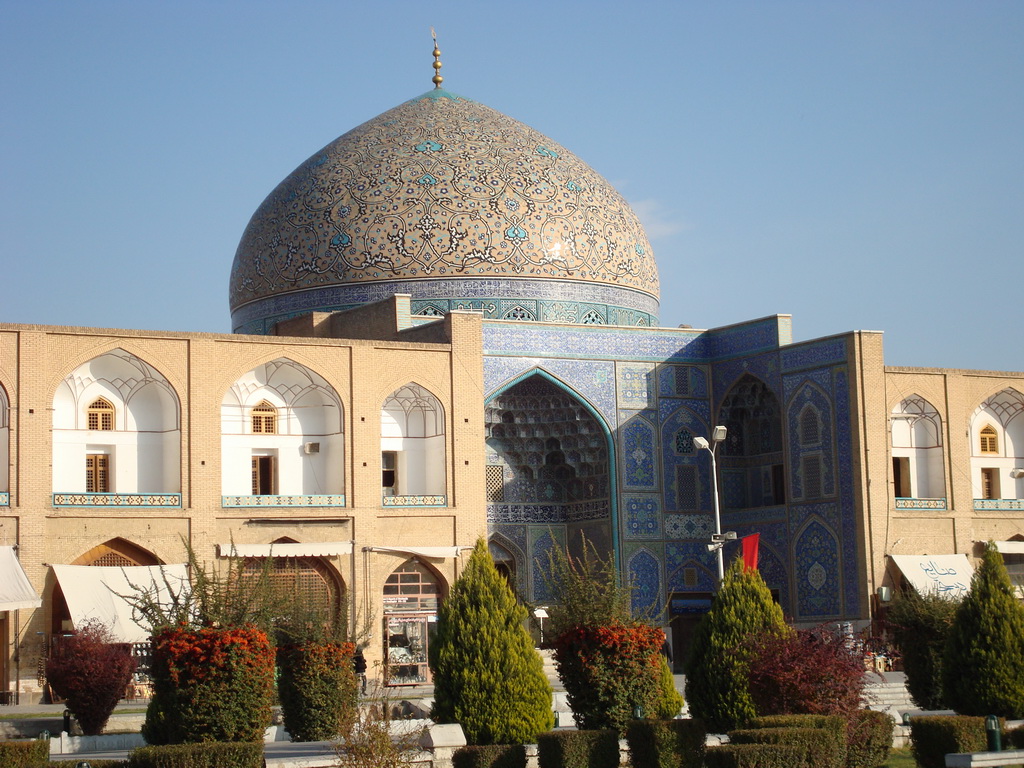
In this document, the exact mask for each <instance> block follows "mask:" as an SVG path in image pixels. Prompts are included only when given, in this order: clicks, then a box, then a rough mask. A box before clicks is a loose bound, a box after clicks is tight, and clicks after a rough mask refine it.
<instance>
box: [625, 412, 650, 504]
mask: <svg viewBox="0 0 1024 768" xmlns="http://www.w3.org/2000/svg"><path fill="white" fill-rule="evenodd" d="M620 432H621V433H622V438H621V439H622V461H621V464H622V484H623V488H624V489H626V490H637V491H653V490H656V489H657V488H658V467H657V450H658V449H657V447H656V445H655V441H656V439H657V438H656V432H655V427H654V425H653V424H651V423H650V422H649V421H648V420H647V419H646V418H644V417H643V416H642V415H640V414H636V415H634V416H632V417H631V418H630V419H629V420H628V421H625V422H624V423H623V426H622V428H621V429H620Z"/></svg>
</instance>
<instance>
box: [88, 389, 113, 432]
mask: <svg viewBox="0 0 1024 768" xmlns="http://www.w3.org/2000/svg"><path fill="white" fill-rule="evenodd" d="M86 418H87V425H88V426H87V428H88V429H98V430H103V431H107V432H109V431H111V430H113V429H114V406H112V405H111V404H110V403H109V402H108V401H107V400H104V399H103V398H102V397H97V398H96V399H95V400H93V401H92V404H91V405H90V406H89V408H88V409H87V410H86Z"/></svg>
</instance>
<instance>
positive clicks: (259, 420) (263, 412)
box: [251, 400, 277, 435]
mask: <svg viewBox="0 0 1024 768" xmlns="http://www.w3.org/2000/svg"><path fill="white" fill-rule="evenodd" d="M251 415H252V433H253V434H254V435H276V434H277V408H275V407H274V406H272V405H271V404H270V403H268V402H267V401H266V400H264V401H262V402H261V403H260V404H259V405H255V406H253V409H252V412H251Z"/></svg>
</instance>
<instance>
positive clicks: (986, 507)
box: [974, 499, 1024, 512]
mask: <svg viewBox="0 0 1024 768" xmlns="http://www.w3.org/2000/svg"><path fill="white" fill-rule="evenodd" d="M1020 509H1024V499H975V500H974V511H975V512H1000V511H1007V512H1009V511H1014V510H1020Z"/></svg>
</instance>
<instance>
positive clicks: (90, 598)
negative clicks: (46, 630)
mask: <svg viewBox="0 0 1024 768" xmlns="http://www.w3.org/2000/svg"><path fill="white" fill-rule="evenodd" d="M52 567H53V573H54V575H55V576H56V577H57V582H58V583H59V584H60V588H61V591H62V592H63V593H64V600H65V602H67V604H68V611H70V613H71V623H72V624H73V625H74V626H75V627H79V626H81V625H82V624H83V623H84V622H86V621H89V620H95V621H99V622H100V623H102V624H103V625H104V626H106V627H107V629H109V630H110V633H111V635H113V636H114V638H115V639H116V640H117V641H118V642H121V643H144V642H146V641H147V640H148V639H149V629H148V628H146V627H143V626H142V625H141V624H139V623H138V621H136V614H135V612H134V610H133V609H132V607H131V606H130V605H129V604H128V603H127V602H126V601H125V600H124V598H122V597H120V595H132V594H135V593H136V592H138V591H144V590H150V591H153V592H155V596H156V599H157V600H158V601H160V602H163V601H165V600H168V599H169V592H168V584H169V585H170V589H172V590H174V592H176V593H181V592H182V591H186V592H187V591H188V589H189V586H188V585H189V580H188V566H186V565H185V564H184V563H182V564H181V565H154V566H142V565H139V566H132V567H129V568H118V567H116V566H95V565H54V566H52Z"/></svg>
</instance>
